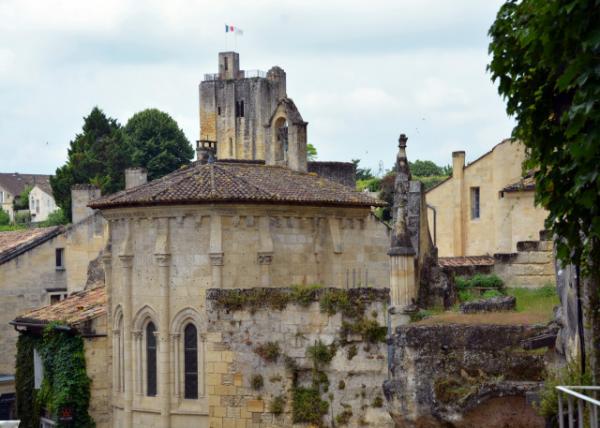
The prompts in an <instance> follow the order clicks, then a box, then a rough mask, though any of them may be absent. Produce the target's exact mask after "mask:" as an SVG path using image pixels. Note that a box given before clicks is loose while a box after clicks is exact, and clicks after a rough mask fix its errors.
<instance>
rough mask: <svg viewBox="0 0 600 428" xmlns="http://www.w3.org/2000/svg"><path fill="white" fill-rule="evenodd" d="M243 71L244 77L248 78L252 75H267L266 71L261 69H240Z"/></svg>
mask: <svg viewBox="0 0 600 428" xmlns="http://www.w3.org/2000/svg"><path fill="white" fill-rule="evenodd" d="M242 73H244V78H245V79H250V78H252V77H267V73H265V72H264V71H262V70H242Z"/></svg>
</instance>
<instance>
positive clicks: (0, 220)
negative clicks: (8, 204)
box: [0, 208, 10, 226]
mask: <svg viewBox="0 0 600 428" xmlns="http://www.w3.org/2000/svg"><path fill="white" fill-rule="evenodd" d="M8 224H10V216H9V215H8V213H7V212H6V211H4V210H3V209H2V208H0V226H8Z"/></svg>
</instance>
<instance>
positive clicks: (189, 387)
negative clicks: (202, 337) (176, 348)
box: [183, 323, 198, 399]
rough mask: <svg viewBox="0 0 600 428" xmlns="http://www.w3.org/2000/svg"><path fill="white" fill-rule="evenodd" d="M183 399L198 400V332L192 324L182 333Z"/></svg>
mask: <svg viewBox="0 0 600 428" xmlns="http://www.w3.org/2000/svg"><path fill="white" fill-rule="evenodd" d="M183 355H184V357H183V370H184V398H191V399H195V398H198V332H197V330H196V327H195V326H194V324H191V323H190V324H188V325H186V326H185V330H184V332H183Z"/></svg>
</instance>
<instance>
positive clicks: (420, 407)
mask: <svg viewBox="0 0 600 428" xmlns="http://www.w3.org/2000/svg"><path fill="white" fill-rule="evenodd" d="M544 332H545V327H544V326H529V325H490V324H477V325H467V324H446V325H443V324H439V325H407V326H402V327H398V328H397V329H396V331H395V332H394V334H393V335H392V337H391V340H390V352H391V357H390V359H391V361H390V379H389V380H387V381H386V382H385V383H384V391H385V396H386V399H387V403H386V404H387V407H388V408H389V411H390V414H391V415H392V417H393V418H394V420H395V421H396V423H397V424H398V426H427V427H432V428H433V427H446V426H448V424H449V423H451V424H452V426H454V427H473V426H489V427H492V426H493V427H496V426H498V427H500V426H510V427H543V426H544V420H543V419H542V418H541V417H539V416H537V414H536V413H535V411H534V409H533V408H532V406H531V405H529V404H528V403H527V401H526V399H525V395H526V393H527V392H528V391H535V390H538V389H539V388H540V386H541V382H542V380H543V379H544V375H545V361H544V358H545V356H544V354H545V351H546V349H545V348H542V349H537V350H533V351H526V350H524V349H523V348H522V347H521V342H522V341H523V340H526V339H528V338H531V337H533V336H536V335H539V334H541V333H544ZM482 418H483V419H482Z"/></svg>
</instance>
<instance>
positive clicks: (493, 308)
mask: <svg viewBox="0 0 600 428" xmlns="http://www.w3.org/2000/svg"><path fill="white" fill-rule="evenodd" d="M516 305H517V299H516V298H515V297H514V296H501V297H492V298H491V299H481V300H474V301H472V302H465V303H461V305H460V311H461V312H463V313H465V314H470V313H474V312H497V311H512V310H514V309H515V307H516Z"/></svg>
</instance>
